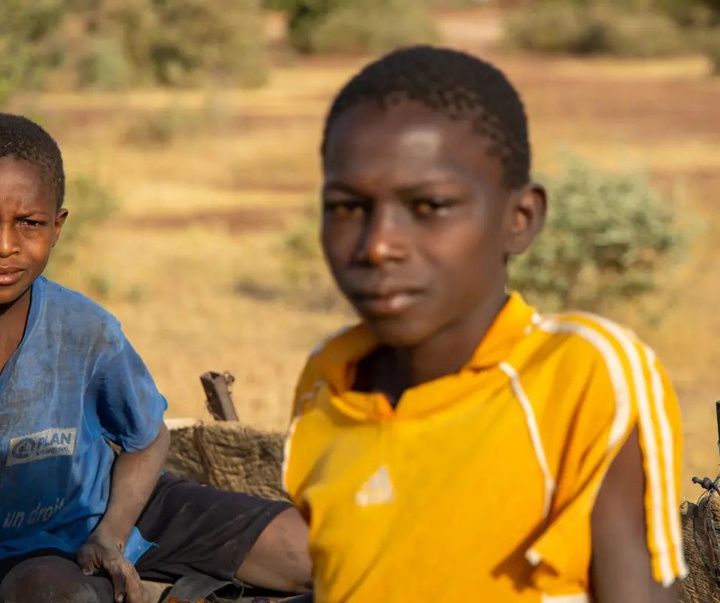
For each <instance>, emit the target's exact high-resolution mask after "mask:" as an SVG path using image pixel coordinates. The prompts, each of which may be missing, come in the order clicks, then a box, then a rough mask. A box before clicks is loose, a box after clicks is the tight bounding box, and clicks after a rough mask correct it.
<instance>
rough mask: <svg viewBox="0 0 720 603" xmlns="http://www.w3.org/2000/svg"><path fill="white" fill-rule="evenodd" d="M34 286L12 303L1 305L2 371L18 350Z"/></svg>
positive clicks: (0, 339)
mask: <svg viewBox="0 0 720 603" xmlns="http://www.w3.org/2000/svg"><path fill="white" fill-rule="evenodd" d="M31 292H32V288H30V289H28V290H27V291H26V292H25V293H23V294H22V295H21V296H20V297H19V298H18V299H16V300H15V301H14V302H12V303H11V304H6V305H0V371H2V369H3V368H5V365H6V364H7V361H8V360H9V359H10V357H11V356H12V355H13V353H14V352H15V350H17V348H18V346H19V345H20V342H21V341H22V338H23V335H24V334H25V327H26V325H27V319H28V315H29V314H30V298H31Z"/></svg>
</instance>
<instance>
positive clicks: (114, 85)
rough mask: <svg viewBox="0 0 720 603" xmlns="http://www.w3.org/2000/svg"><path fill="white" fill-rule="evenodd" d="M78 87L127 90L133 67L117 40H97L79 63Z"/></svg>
mask: <svg viewBox="0 0 720 603" xmlns="http://www.w3.org/2000/svg"><path fill="white" fill-rule="evenodd" d="M77 77H78V86H79V87H80V88H94V89H100V90H117V89H121V88H127V87H128V86H129V84H130V83H131V81H132V66H131V64H130V61H129V60H128V58H127V56H125V51H124V49H123V47H122V44H121V42H120V41H119V40H117V39H116V38H97V39H95V40H93V42H92V44H91V45H90V47H89V48H88V50H87V51H86V52H85V53H84V54H83V55H82V56H81V57H80V59H79V60H78V63H77Z"/></svg>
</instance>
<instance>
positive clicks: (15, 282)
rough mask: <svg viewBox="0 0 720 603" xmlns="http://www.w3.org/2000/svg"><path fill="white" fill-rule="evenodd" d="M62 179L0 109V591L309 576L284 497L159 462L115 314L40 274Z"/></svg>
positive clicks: (70, 597) (140, 368) (23, 602)
mask: <svg viewBox="0 0 720 603" xmlns="http://www.w3.org/2000/svg"><path fill="white" fill-rule="evenodd" d="M64 183H65V176H64V171H63V163H62V156H61V152H60V150H59V148H58V146H57V144H56V143H55V141H54V140H53V139H52V137H51V136H50V135H49V134H48V133H47V132H45V130H43V129H42V128H41V127H40V126H38V125H37V124H35V123H33V122H31V121H30V120H28V119H25V118H23V117H20V116H14V115H8V114H0V601H5V603H27V602H28V601H33V602H34V603H43V602H48V603H49V602H51V601H52V602H53V603H58V602H64V601H68V602H69V601H73V602H76V603H77V602H83V601H88V602H91V601H92V602H109V601H112V600H115V601H123V600H124V601H128V602H129V603H139V602H141V601H143V600H144V595H143V591H142V588H141V584H140V577H143V578H147V579H160V580H162V579H166V580H167V579H169V580H174V579H177V578H179V577H182V576H183V575H187V574H189V573H193V572H199V573H204V574H209V575H212V576H215V577H217V578H221V579H227V580H242V581H245V582H249V583H252V584H254V585H256V586H261V587H268V588H273V589H277V590H283V591H289V592H303V591H306V590H308V588H309V584H310V571H309V561H308V558H307V553H306V542H307V533H306V528H305V527H304V523H303V522H302V520H301V519H300V517H299V515H298V514H297V513H296V511H295V510H294V509H292V508H291V506H290V505H289V504H285V503H281V502H273V501H266V500H262V499H259V498H255V497H250V496H246V495H243V494H237V493H230V492H223V491H220V490H217V489H214V488H211V487H205V486H201V485H199V484H195V483H192V482H188V481H185V480H180V479H177V478H175V477H173V476H171V475H169V474H165V475H162V476H161V468H162V465H163V463H164V461H165V457H166V454H167V451H168V446H169V439H170V437H169V434H168V431H167V428H166V427H165V425H164V423H163V413H164V411H165V408H166V402H165V399H164V398H163V397H162V396H161V394H160V393H159V392H158V390H157V389H156V387H155V384H154V382H153V380H152V377H151V376H150V374H149V373H148V370H147V369H146V367H145V365H144V364H143V362H142V360H141V359H140V357H139V356H138V354H137V353H136V352H135V350H134V349H133V348H132V346H131V345H130V343H129V342H128V341H127V339H126V338H125V336H124V335H123V332H122V330H121V328H120V325H119V323H118V321H117V320H116V319H115V318H114V317H113V316H112V315H110V314H109V313H108V312H106V311H105V310H103V309H102V308H101V307H99V306H98V305H96V304H95V303H94V302H92V301H90V300H89V299H87V298H86V297H84V296H82V295H80V294H79V293H76V292H73V291H70V290H68V289H65V288H64V287H61V286H60V285H58V284H56V283H53V282H51V281H49V280H47V279H45V278H44V277H43V276H42V272H43V270H44V269H45V266H46V264H47V262H48V259H49V257H50V253H51V250H52V248H53V247H54V245H55V244H56V242H57V241H58V237H59V236H60V231H61V229H62V226H63V224H64V222H65V219H66V218H67V215H68V212H67V210H66V209H65V208H63V197H64ZM111 442H112V443H113V444H114V445H115V446H116V447H119V449H120V452H119V453H117V454H116V452H115V451H114V450H113V447H112V446H111V444H110V443H111Z"/></svg>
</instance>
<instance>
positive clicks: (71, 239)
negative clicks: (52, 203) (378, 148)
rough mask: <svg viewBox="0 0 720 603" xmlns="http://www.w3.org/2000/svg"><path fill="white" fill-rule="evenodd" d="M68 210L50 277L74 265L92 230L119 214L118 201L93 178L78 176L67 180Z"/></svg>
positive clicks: (52, 259) (54, 253)
mask: <svg viewBox="0 0 720 603" xmlns="http://www.w3.org/2000/svg"><path fill="white" fill-rule="evenodd" d="M65 207H67V208H68V210H69V212H70V214H69V215H68V219H67V221H66V222H65V226H64V227H63V230H62V234H61V236H60V242H59V243H58V245H57V247H55V250H54V251H53V255H52V257H51V259H50V264H49V266H48V269H47V272H48V273H49V274H50V275H51V276H52V274H54V273H55V272H57V271H59V270H61V269H63V268H64V267H65V266H67V265H68V264H71V263H72V262H73V260H74V259H75V255H76V253H77V249H78V246H79V245H80V244H81V243H82V242H83V241H84V240H85V237H86V236H87V234H88V233H89V232H91V230H92V229H93V227H97V226H99V225H101V224H102V223H103V222H104V221H105V220H107V219H108V218H110V217H111V216H112V215H113V214H114V213H115V212H116V211H117V208H118V202H117V199H116V198H115V196H114V195H113V194H112V193H111V192H110V191H108V190H107V189H106V188H104V187H103V186H102V185H100V184H99V183H98V182H97V181H95V180H94V179H93V178H91V177H89V176H79V177H77V178H73V179H70V180H68V183H67V187H66V192H65Z"/></svg>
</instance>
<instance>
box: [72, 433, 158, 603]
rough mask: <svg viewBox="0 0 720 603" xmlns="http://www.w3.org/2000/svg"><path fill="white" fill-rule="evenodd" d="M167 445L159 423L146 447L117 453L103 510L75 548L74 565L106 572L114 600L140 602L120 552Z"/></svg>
mask: <svg viewBox="0 0 720 603" xmlns="http://www.w3.org/2000/svg"><path fill="white" fill-rule="evenodd" d="M169 448H170V433H169V432H168V430H167V427H166V426H165V424H164V423H163V424H162V426H161V427H160V431H159V433H158V435H157V437H156V438H155V440H154V441H153V443H152V444H150V446H148V447H147V448H145V449H144V450H140V451H137V452H121V453H120V455H119V456H118V458H117V460H116V461H115V464H114V467H113V475H112V481H111V485H110V501H109V503H108V508H107V511H106V512H105V515H104V516H103V518H102V520H101V521H100V523H99V524H98V526H97V528H95V531H94V532H93V533H92V534H91V535H90V538H88V541H87V543H86V544H85V545H84V546H83V547H81V549H80V551H78V564H79V565H80V567H81V568H82V569H83V570H84V571H85V572H86V573H93V572H94V571H96V570H98V569H101V568H103V569H105V570H106V571H107V572H108V573H109V574H110V578H111V580H112V582H113V587H114V591H115V600H116V601H121V600H127V601H128V602H129V603H134V601H142V594H141V590H140V581H139V579H138V577H137V574H136V573H135V571H134V569H133V567H132V565H131V564H130V563H129V562H127V561H126V560H125V559H124V558H123V556H122V551H123V550H124V548H125V544H126V542H127V539H128V537H129V536H130V532H131V530H132V528H133V526H134V525H135V523H136V522H137V520H138V518H139V517H140V514H141V513H142V510H143V509H144V508H145V505H146V504H147V502H148V499H149V498H150V495H151V494H152V492H153V489H154V488H155V485H156V484H157V481H158V478H159V476H160V471H161V470H162V467H163V464H164V463H165V459H166V457H167V453H168V450H169ZM121 597H122V598H121Z"/></svg>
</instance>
